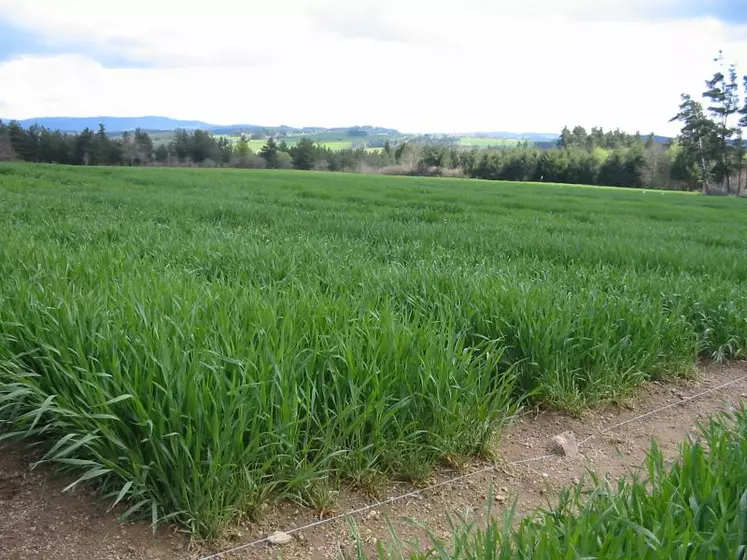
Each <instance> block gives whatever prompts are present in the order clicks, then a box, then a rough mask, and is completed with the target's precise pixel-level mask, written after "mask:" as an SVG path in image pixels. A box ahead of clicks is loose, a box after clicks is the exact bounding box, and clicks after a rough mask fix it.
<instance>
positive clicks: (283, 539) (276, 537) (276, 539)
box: [267, 531, 293, 545]
mask: <svg viewBox="0 0 747 560" xmlns="http://www.w3.org/2000/svg"><path fill="white" fill-rule="evenodd" d="M292 540H293V537H291V536H290V535H289V534H288V533H284V532H283V531H275V532H274V533H273V534H272V535H270V536H269V537H267V542H269V543H271V544H277V545H282V544H288V543H289V542H291V541H292Z"/></svg>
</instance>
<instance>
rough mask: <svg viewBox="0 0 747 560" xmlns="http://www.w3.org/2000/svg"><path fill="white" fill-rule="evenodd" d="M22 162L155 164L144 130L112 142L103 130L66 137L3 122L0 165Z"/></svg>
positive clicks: (50, 131) (126, 134)
mask: <svg viewBox="0 0 747 560" xmlns="http://www.w3.org/2000/svg"><path fill="white" fill-rule="evenodd" d="M13 159H20V160H23V161H30V162H38V163H64V164H68V165H142V164H146V163H149V162H151V161H152V160H153V141H152V140H151V138H150V136H149V135H148V133H146V132H143V131H141V130H136V131H135V132H125V133H124V134H123V135H122V137H121V138H118V139H112V138H109V136H108V135H107V134H106V130H104V127H103V126H100V127H99V130H98V131H97V132H94V131H92V130H90V129H88V128H86V129H85V130H84V131H83V132H81V133H80V134H65V133H62V132H60V131H59V130H54V131H53V130H49V129H47V128H43V127H40V126H31V127H29V128H27V129H25V128H23V127H22V126H21V125H20V124H18V123H17V122H15V121H11V122H10V123H8V124H5V123H3V122H2V121H0V161H3V160H13Z"/></svg>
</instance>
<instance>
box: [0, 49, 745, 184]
mask: <svg viewBox="0 0 747 560" xmlns="http://www.w3.org/2000/svg"><path fill="white" fill-rule="evenodd" d="M715 62H716V63H717V64H718V69H717V71H716V72H715V73H714V75H713V77H712V78H711V79H709V80H706V82H705V86H706V88H705V91H704V92H703V94H702V101H696V100H695V99H693V98H692V97H691V96H689V95H683V96H682V103H681V105H680V107H679V112H678V113H677V115H675V117H674V118H673V119H672V120H673V121H680V122H681V123H682V131H681V133H680V135H679V136H678V137H677V138H676V139H674V140H667V139H662V138H657V137H656V136H654V135H653V134H651V135H649V136H647V137H645V138H644V137H643V136H641V134H639V133H636V134H627V133H625V132H622V131H620V130H613V131H605V130H603V129H602V128H598V127H595V128H592V129H591V130H590V131H587V130H586V129H585V128H583V127H581V126H576V127H574V128H572V129H571V128H569V127H565V128H564V129H563V131H562V132H561V133H560V136H559V138H558V140H557V142H556V143H555V144H554V145H549V146H548V145H546V144H531V143H529V142H524V143H520V144H518V145H517V146H514V147H500V148H471V149H470V148H464V147H459V146H457V145H454V143H453V142H445V141H433V142H424V141H423V139H422V138H419V139H415V140H409V141H407V140H400V141H394V142H391V141H385V142H383V145H382V147H381V148H378V149H366V148H362V147H359V148H348V149H343V150H332V149H330V148H328V147H326V146H325V145H323V144H320V143H317V142H314V141H313V140H311V139H309V138H306V137H302V138H301V139H300V140H299V141H298V142H297V143H295V144H292V145H291V144H289V143H288V142H286V140H284V139H283V138H280V137H279V138H275V137H273V136H270V137H269V138H267V139H266V142H265V144H264V145H263V146H262V148H261V149H260V150H259V151H258V152H257V153H255V152H254V151H252V149H251V148H250V144H249V141H250V137H247V136H246V135H243V134H242V135H241V136H240V137H239V138H237V139H234V140H233V141H232V140H230V139H229V138H228V137H226V136H219V135H218V136H216V135H214V134H212V133H211V132H209V131H205V130H176V131H175V132H174V134H173V138H172V139H171V140H170V141H169V142H161V143H156V142H154V140H153V138H151V136H150V135H149V134H148V133H147V132H146V131H143V130H139V129H138V130H135V131H133V132H125V133H124V134H122V135H121V136H120V137H117V138H112V137H110V136H109V135H108V134H107V132H106V130H105V129H104V127H103V126H99V129H98V130H97V131H93V130H90V129H85V130H84V131H83V132H81V133H78V134H69V133H62V132H60V131H52V130H48V129H46V128H43V127H39V126H31V127H29V128H23V127H22V126H21V125H20V124H19V123H18V122H15V121H11V122H9V123H3V122H2V121H0V161H2V160H12V159H18V160H23V161H29V162H47V163H63V164H71V165H198V166H204V167H213V166H227V167H240V168H271V169H300V170H325V171H346V172H363V173H365V172H373V173H384V174H399V175H442V176H444V175H446V176H464V177H472V178H477V179H494V180H509V181H545V182H556V183H576V184H586V185H609V186H620V187H647V188H667V189H688V190H693V189H698V190H702V192H704V193H706V194H711V193H724V194H742V193H743V192H744V191H745V190H746V189H745V182H746V181H747V169H746V166H745V157H746V154H745V145H744V142H743V130H742V129H743V127H745V126H747V76H744V77H742V79H741V82H742V87H743V89H744V92H745V95H744V97H743V96H742V95H741V92H740V80H739V77H738V74H737V71H736V68H735V67H734V66H733V65H731V66H729V67H728V68H724V59H723V56H722V55H721V54H720V55H719V57H718V58H717V59H715ZM704 103H705V105H704Z"/></svg>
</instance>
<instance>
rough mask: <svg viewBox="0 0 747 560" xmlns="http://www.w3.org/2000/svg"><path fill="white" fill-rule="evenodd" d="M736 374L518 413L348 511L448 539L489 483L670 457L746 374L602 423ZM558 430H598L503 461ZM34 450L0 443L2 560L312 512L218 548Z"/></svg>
mask: <svg viewBox="0 0 747 560" xmlns="http://www.w3.org/2000/svg"><path fill="white" fill-rule="evenodd" d="M744 375H747V363H738V364H731V365H728V366H716V365H712V366H708V367H706V368H704V370H703V373H702V376H701V377H700V379H698V380H697V381H679V382H677V383H674V384H659V383H651V384H649V385H648V386H646V387H645V388H643V389H641V390H640V391H639V393H638V395H636V396H635V397H633V398H631V399H629V400H628V401H627V403H626V405H627V406H626V407H625V408H616V407H608V408H606V409H601V410H595V411H590V412H588V413H587V414H586V415H585V416H584V417H582V418H571V417H568V416H565V415H562V414H557V413H548V412H544V413H542V414H539V415H525V416H522V417H521V418H520V419H518V420H517V421H516V422H515V423H514V425H513V426H512V427H511V428H509V429H508V430H507V431H506V433H505V434H504V437H503V439H502V441H501V442H500V444H499V446H498V451H499V454H500V461H499V467H498V468H497V469H489V470H487V471H485V472H482V473H480V474H476V475H474V476H471V477H470V478H468V479H466V480H461V481H459V482H457V483H449V484H445V485H443V486H440V487H439V488H437V489H433V490H430V491H424V492H422V493H421V494H420V495H419V496H411V497H409V498H406V499H404V500H401V501H397V502H395V503H393V504H390V505H387V506H382V507H377V508H375V509H372V510H369V511H366V512H365V513H362V514H360V515H358V516H356V521H357V523H358V526H359V530H360V532H361V535H362V536H363V537H364V538H365V539H366V540H367V542H369V543H370V544H371V545H373V543H375V542H376V539H385V540H386V539H387V536H388V532H389V529H388V527H387V521H386V519H387V518H389V519H390V520H391V521H392V522H393V524H394V526H395V528H396V529H397V531H398V532H399V533H400V534H401V535H403V536H405V537H406V538H419V537H421V536H422V535H420V534H419V531H417V530H415V529H414V528H412V527H411V526H410V525H409V524H407V523H406V522H404V521H402V520H401V518H403V517H409V518H413V519H415V520H417V521H420V522H425V523H427V524H428V525H429V526H430V527H432V528H433V529H435V530H436V532H437V533H439V534H440V535H442V536H444V537H447V536H448V535H449V531H448V524H447V518H446V514H447V513H448V512H451V513H462V514H465V513H466V514H470V512H472V513H476V512H480V511H481V510H482V508H483V507H484V506H485V504H486V500H487V497H488V494H489V489H490V487H491V485H492V486H493V487H494V488H495V489H496V491H497V492H499V493H503V494H505V497H506V500H505V502H503V501H498V502H497V503H496V505H495V511H496V512H499V511H500V510H501V509H502V508H505V507H507V504H509V503H510V502H511V501H512V500H513V498H514V497H520V501H519V512H520V513H522V512H527V511H530V510H531V509H533V508H534V507H536V506H539V505H544V504H546V502H547V500H548V499H551V497H552V496H553V495H554V494H555V492H557V491H558V490H559V489H561V488H563V487H565V486H569V485H571V484H575V483H577V482H578V481H579V480H580V479H582V477H583V476H584V474H585V473H586V469H587V468H591V469H593V470H595V471H596V472H599V473H607V474H609V475H610V476H619V475H621V474H623V473H624V472H626V471H627V470H630V469H635V468H637V467H639V466H640V465H641V464H642V462H643V461H644V459H645V456H646V451H647V450H648V448H649V444H650V440H651V438H652V437H654V438H656V439H657V440H658V442H659V445H660V447H661V449H662V451H663V453H664V454H665V455H667V456H674V455H675V454H676V451H677V446H678V445H679V443H680V442H681V441H682V440H683V439H684V438H685V437H686V436H687V434H688V432H691V431H693V429H694V428H695V424H696V423H697V422H698V421H700V420H704V419H705V418H707V417H708V416H710V415H711V414H713V413H716V412H719V411H723V410H727V409H729V408H731V407H733V406H735V405H736V404H738V403H739V402H740V401H742V402H746V401H747V380H742V381H740V382H739V383H735V384H733V385H730V386H729V387H726V388H723V389H720V390H718V391H715V392H713V393H709V394H707V395H704V396H701V397H698V398H697V399H694V400H691V401H688V402H685V403H683V404H678V405H676V406H673V407H671V408H668V409H666V410H664V411H661V412H659V413H657V414H654V415H651V416H648V417H646V418H644V419H640V420H635V421H633V422H631V423H629V424H626V425H624V426H621V427H619V428H616V429H613V430H610V431H608V432H605V433H602V431H603V430H606V429H608V428H609V427H611V426H614V425H617V424H619V423H621V422H625V421H627V420H631V419H634V418H636V417H638V416H640V415H642V414H645V413H648V412H649V411H652V410H655V409H657V408H659V407H662V406H666V405H669V404H672V403H677V402H679V401H682V400H683V398H687V397H690V396H693V395H696V394H698V393H701V392H703V391H707V390H709V389H713V388H715V387H717V386H719V385H721V384H724V383H726V382H729V381H731V380H734V379H738V378H740V377H742V376H744ZM565 431H573V432H574V434H575V435H576V437H577V439H578V441H579V442H581V441H583V440H584V439H586V438H587V437H589V436H594V437H593V439H590V440H589V441H588V442H586V443H584V444H583V445H582V446H581V448H580V453H579V455H578V456H576V457H573V458H566V457H558V456H553V457H551V458H549V459H545V460H542V461H536V462H527V463H521V464H511V463H515V462H516V461H523V460H525V459H530V458H534V457H538V456H542V455H546V454H547V453H548V451H547V449H546V445H547V443H548V441H549V440H550V439H551V438H552V437H553V436H554V435H556V434H559V433H561V432H565ZM32 457H33V454H32V453H30V452H29V451H26V450H22V449H21V448H19V447H16V446H10V447H8V446H6V447H0V512H1V513H2V514H1V515H0V558H3V559H4V558H8V559H14V560H15V559H18V560H27V559H28V560H31V559H42V558H44V559H49V560H63V559H65V560H77V559H86V560H91V559H97V560H98V559H102V560H119V559H123V560H141V559H151V558H152V559H160V560H174V559H177V558H179V559H181V558H184V559H195V560H196V559H199V558H201V557H202V556H205V555H207V554H210V553H215V552H218V551H219V550H225V549H227V548H231V547H234V546H240V545H242V544H244V543H247V542H251V541H253V540H256V539H260V538H262V537H264V536H266V535H267V534H268V533H271V532H273V531H276V530H281V531H289V530H294V529H296V528H298V527H301V526H304V525H306V524H308V523H312V522H314V521H317V520H318V519H319V518H318V515H317V514H315V513H314V512H311V511H308V510H303V509H302V508H298V507H296V506H293V505H289V504H281V505H279V506H278V507H276V508H274V510H273V511H271V512H270V513H269V514H268V515H267V516H266V517H265V519H264V520H263V521H262V522H261V523H258V524H255V525H251V526H245V527H239V528H237V529H235V530H234V531H232V532H231V534H230V535H229V536H228V537H227V538H226V539H225V540H224V541H223V542H221V543H218V545H217V546H212V547H208V548H204V549H202V550H198V549H196V548H195V547H193V546H190V545H189V542H188V540H187V539H186V538H185V537H184V536H182V535H179V534H178V533H175V532H173V531H169V530H161V531H159V533H157V534H156V535H155V536H153V535H152V533H151V531H150V529H149V528H148V526H147V525H144V524H125V525H120V524H118V523H117V522H116V518H115V516H114V515H113V514H107V513H106V512H105V509H104V506H103V505H102V503H101V502H100V501H97V500H96V499H95V496H93V495H91V494H87V493H84V492H72V493H70V492H69V493H65V494H61V493H60V491H61V490H62V488H64V487H65V485H66V484H67V483H68V482H69V480H67V479H61V478H59V477H53V476H51V474H50V471H49V470H47V469H38V470H34V471H29V468H28V465H29V463H30V462H31V460H32ZM488 466H489V465H488V464H487V463H474V464H469V465H466V466H463V467H462V469H461V470H460V471H459V472H456V471H451V472H449V471H448V470H444V471H442V472H440V473H439V474H438V476H437V477H434V480H433V481H431V482H442V481H446V480H448V479H451V478H453V477H455V476H459V475H460V474H465V473H470V472H475V471H479V470H481V469H485V468H486V467H488ZM411 490H413V489H412V488H411V487H408V486H406V485H398V484H392V485H390V486H389V487H387V488H385V489H383V490H382V492H381V496H380V499H387V498H390V497H393V496H397V495H401V494H404V493H407V492H408V491H411ZM370 503H372V499H371V498H367V497H365V496H361V495H357V494H355V493H352V492H343V493H342V495H341V496H340V498H339V500H338V503H337V506H336V511H335V512H336V513H344V512H347V511H350V510H353V509H356V508H359V507H363V506H366V505H368V504H370ZM351 544H352V542H351V539H350V536H349V529H348V522H347V521H346V520H337V521H332V522H329V523H326V524H324V525H321V526H318V527H314V528H311V529H308V530H303V531H300V532H298V533H296V534H295V535H294V538H293V540H292V542H290V543H288V544H286V545H283V546H282V547H278V546H273V545H268V544H265V543H263V544H260V545H258V546H256V547H252V548H247V549H244V550H241V551H240V552H237V553H235V554H231V555H226V556H224V558H232V559H249V560H252V559H264V558H276V557H277V556H278V554H279V553H282V556H283V558H284V559H286V560H291V559H301V558H303V559H314V560H326V559H330V558H339V556H338V555H339V551H340V549H342V550H345V549H347V548H348V547H349V546H350V545H351Z"/></svg>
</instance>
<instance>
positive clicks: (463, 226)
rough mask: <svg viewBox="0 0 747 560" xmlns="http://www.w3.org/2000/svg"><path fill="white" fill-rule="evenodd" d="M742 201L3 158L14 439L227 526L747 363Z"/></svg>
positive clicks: (2, 243) (170, 508)
mask: <svg viewBox="0 0 747 560" xmlns="http://www.w3.org/2000/svg"><path fill="white" fill-rule="evenodd" d="M745 255H747V200H744V199H734V198H725V197H722V198H705V197H702V196H699V195H687V194H679V193H664V192H653V191H648V192H646V191H640V190H626V189H602V188H593V187H575V186H567V185H566V186H560V185H548V184H542V185H534V184H520V183H499V182H482V181H475V180H457V179H427V178H409V177H385V176H364V175H353V174H330V173H304V172H294V171H272V170H252V171H244V170H220V169H166V168H151V169H134V168H82V167H78V168H73V167H63V166H46V165H23V164H2V165H0V279H1V280H0V431H2V432H4V433H5V435H4V436H3V437H6V438H17V439H27V440H29V441H33V442H43V445H44V446H45V447H44V449H45V450H46V459H47V460H48V461H50V462H53V463H55V464H57V465H59V466H61V467H64V468H66V469H70V470H72V471H74V472H76V473H79V476H80V478H81V479H82V480H94V481H99V482H100V484H101V487H102V491H103V492H104V494H105V495H106V496H107V497H108V498H109V499H110V500H111V501H112V502H115V501H123V502H126V503H127V504H128V508H129V509H130V510H131V511H130V513H131V514H133V515H138V516H140V515H145V516H147V517H148V519H153V520H154V521H159V520H169V521H171V522H174V523H177V524H179V525H180V526H182V527H183V528H184V529H185V530H188V531H192V532H194V533H196V534H199V535H202V536H214V535H217V534H219V533H220V532H221V530H222V529H223V528H224V527H225V526H226V524H227V523H230V522H231V521H232V520H234V519H236V518H237V517H238V516H241V515H248V516H252V515H256V514H257V513H258V512H259V510H260V509H261V506H262V504H263V503H265V502H266V501H267V500H268V499H269V498H270V497H290V498H293V499H296V500H299V501H300V502H301V503H305V504H309V505H311V506H314V505H315V503H317V502H319V501H320V500H323V499H324V498H323V496H324V493H325V492H326V491H328V489H329V488H334V487H335V486H336V485H339V484H340V483H342V482H345V483H353V484H365V483H366V480H369V479H370V477H371V476H380V475H381V474H384V475H389V476H404V477H406V478H409V479H415V480H418V479H424V478H425V477H427V476H428V474H429V471H430V469H431V468H432V467H433V466H434V465H435V464H436V463H437V462H438V461H439V460H440V459H442V458H444V457H446V456H452V457H453V456H466V455H480V454H484V453H486V452H488V451H489V450H490V449H491V444H492V438H493V436H494V434H495V433H496V431H497V430H499V429H500V427H501V425H502V421H503V419H504V418H505V417H506V416H507V415H509V414H511V413H512V411H514V410H515V408H516V406H517V405H519V404H520V403H522V402H524V401H526V400H527V399H529V400H531V401H532V402H536V403H542V404H544V405H548V406H553V407H560V408H563V409H572V410H577V409H580V408H583V407H585V406H588V405H592V404H594V403H598V402H600V401H602V400H608V399H615V398H617V397H619V396H620V395H622V394H624V393H625V392H626V391H627V390H629V389H630V388H631V387H633V386H635V385H636V384H639V383H641V382H643V381H645V380H647V379H649V378H651V377H656V376H668V375H687V374H689V373H691V372H692V370H693V366H694V364H695V362H696V360H697V359H698V358H699V357H708V358H716V359H730V358H744V357H747V284H746V283H745V280H746V279H747V258H746V257H745Z"/></svg>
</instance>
